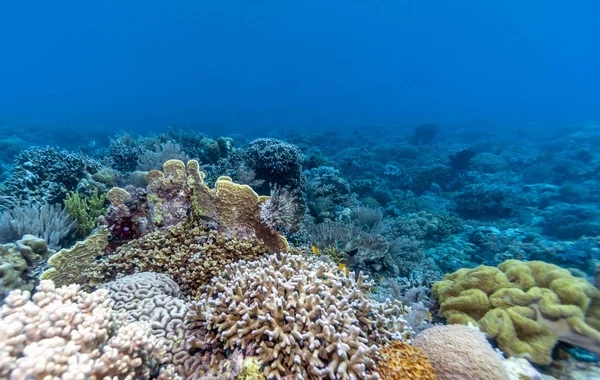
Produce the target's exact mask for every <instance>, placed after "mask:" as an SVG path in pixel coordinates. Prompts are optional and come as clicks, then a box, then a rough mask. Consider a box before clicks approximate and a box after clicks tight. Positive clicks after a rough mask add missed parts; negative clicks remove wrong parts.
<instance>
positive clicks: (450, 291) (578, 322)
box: [433, 260, 600, 364]
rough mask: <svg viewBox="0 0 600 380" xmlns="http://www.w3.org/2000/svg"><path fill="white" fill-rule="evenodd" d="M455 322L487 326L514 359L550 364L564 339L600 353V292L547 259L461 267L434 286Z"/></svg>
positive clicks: (445, 314) (443, 308)
mask: <svg viewBox="0 0 600 380" xmlns="http://www.w3.org/2000/svg"><path fill="white" fill-rule="evenodd" d="M433 294H434V296H435V297H436V298H437V299H438V301H439V302H440V305H441V308H440V315H441V316H443V317H445V318H447V319H448V322H449V323H460V324H473V325H475V326H478V327H479V328H481V330H482V331H483V332H485V333H486V334H487V335H488V336H489V337H490V338H495V339H496V340H497V342H498V346H499V347H500V348H501V349H502V351H504V352H505V353H506V354H508V355H511V356H517V357H519V356H523V355H528V358H530V360H531V361H532V362H534V363H538V364H549V363H550V362H551V361H552V357H551V353H552V349H553V348H554V346H555V345H556V343H557V342H558V341H562V342H566V343H570V344H573V345H576V346H579V347H583V348H585V349H588V350H590V351H593V352H598V353H600V290H598V289H597V288H595V287H594V286H593V285H592V284H590V283H589V282H587V280H585V279H583V278H576V277H573V276H572V275H571V274H570V272H569V271H567V270H566V269H562V268H560V267H558V266H556V265H552V264H547V263H544V262H542V261H531V262H522V261H518V260H508V261H505V262H504V263H502V264H500V265H499V266H498V267H497V268H496V267H489V266H480V267H477V268H475V269H460V270H458V271H456V272H454V273H451V274H448V275H446V277H445V279H444V280H443V281H440V282H437V283H436V284H434V286H433Z"/></svg>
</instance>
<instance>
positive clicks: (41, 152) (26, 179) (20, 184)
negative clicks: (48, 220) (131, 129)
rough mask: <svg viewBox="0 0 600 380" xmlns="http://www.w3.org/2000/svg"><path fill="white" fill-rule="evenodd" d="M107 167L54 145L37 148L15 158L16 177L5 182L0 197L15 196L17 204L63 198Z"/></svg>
mask: <svg viewBox="0 0 600 380" xmlns="http://www.w3.org/2000/svg"><path fill="white" fill-rule="evenodd" d="M102 169H104V166H103V165H102V164H101V163H100V162H98V161H96V160H94V159H92V158H90V157H87V156H85V155H83V154H81V153H72V152H69V151H66V150H62V149H58V148H52V147H45V148H42V147H33V148H29V149H27V150H25V151H23V152H21V153H20V154H19V155H18V156H17V158H16V159H15V170H14V172H13V174H12V176H11V177H10V178H9V179H8V180H7V181H6V182H4V183H3V184H2V187H1V188H0V196H3V195H4V196H11V197H13V198H14V199H15V200H16V201H17V203H29V202H48V203H50V204H56V203H60V202H62V201H63V199H64V198H65V196H66V194H67V192H69V191H74V190H76V188H77V185H78V184H79V181H80V180H81V179H83V178H85V177H86V176H88V175H90V176H91V175H93V174H95V173H96V172H98V171H100V170H102Z"/></svg>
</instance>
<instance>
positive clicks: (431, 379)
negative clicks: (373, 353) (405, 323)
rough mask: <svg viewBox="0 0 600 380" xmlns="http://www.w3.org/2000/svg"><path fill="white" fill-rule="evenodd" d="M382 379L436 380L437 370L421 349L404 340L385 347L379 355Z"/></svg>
mask: <svg viewBox="0 0 600 380" xmlns="http://www.w3.org/2000/svg"><path fill="white" fill-rule="evenodd" d="M377 373H378V374H379V376H380V377H381V380H435V370H434V369H433V366H432V365H431V362H429V359H427V356H425V353H423V351H421V350H420V349H418V348H416V347H413V346H411V345H409V344H407V343H405V342H402V341H394V342H391V343H389V344H387V345H385V346H384V347H383V349H382V350H381V352H380V353H379V355H378V357H377Z"/></svg>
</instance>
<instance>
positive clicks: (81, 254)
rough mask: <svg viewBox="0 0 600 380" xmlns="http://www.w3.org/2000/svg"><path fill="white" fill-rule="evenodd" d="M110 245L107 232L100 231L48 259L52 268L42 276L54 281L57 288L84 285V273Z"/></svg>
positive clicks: (44, 278) (43, 278)
mask: <svg viewBox="0 0 600 380" xmlns="http://www.w3.org/2000/svg"><path fill="white" fill-rule="evenodd" d="M107 245H108V239H107V236H106V232H105V231H99V232H97V233H95V234H94V235H91V236H90V237H88V238H87V239H85V240H84V241H79V242H77V243H76V244H75V245H74V246H73V247H71V248H64V249H61V250H60V251H59V252H58V253H56V254H54V255H53V256H51V257H50V259H48V265H49V266H50V268H49V269H48V270H46V271H45V272H44V273H42V275H41V276H40V279H42V280H52V281H54V283H55V284H56V285H57V286H63V285H70V284H83V283H84V282H83V278H84V272H85V271H86V270H89V268H90V267H91V266H92V264H93V263H94V261H95V260H96V257H98V256H101V255H102V250H103V249H104V248H105V247H106V246H107Z"/></svg>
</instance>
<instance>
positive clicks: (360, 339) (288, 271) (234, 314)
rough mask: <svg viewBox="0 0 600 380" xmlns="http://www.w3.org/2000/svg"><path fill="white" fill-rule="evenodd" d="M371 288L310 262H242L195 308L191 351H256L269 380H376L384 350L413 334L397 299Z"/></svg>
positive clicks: (283, 257) (282, 257) (283, 258)
mask: <svg viewBox="0 0 600 380" xmlns="http://www.w3.org/2000/svg"><path fill="white" fill-rule="evenodd" d="M372 286H373V284H372V283H371V282H368V281H367V278H366V277H364V276H363V275H362V273H361V274H359V275H358V277H355V275H354V274H353V273H351V274H350V275H346V274H344V273H342V272H340V271H339V270H338V269H337V268H336V267H334V266H329V265H326V264H325V263H323V262H319V261H318V260H315V259H313V258H310V257H304V256H298V255H287V254H279V255H277V254H275V255H271V256H269V257H266V258H263V259H261V260H257V261H253V262H245V261H243V260H240V261H238V262H236V263H233V264H230V265H228V266H226V267H225V268H224V270H223V271H222V274H221V275H220V276H218V277H215V278H213V280H212V282H211V284H210V287H209V288H208V289H207V292H206V293H203V294H201V295H200V297H199V300H198V301H197V302H195V303H192V304H191V305H190V311H189V313H188V317H187V319H188V321H189V323H190V325H189V328H190V329H192V330H195V332H196V334H194V335H193V336H192V338H190V339H189V340H188V348H189V349H199V350H210V351H212V352H224V351H225V350H230V349H236V348H240V349H244V348H253V349H255V350H256V353H257V354H258V356H259V358H260V362H261V364H262V365H264V368H263V371H264V374H265V376H266V377H267V378H268V379H273V378H276V379H280V378H283V377H284V376H288V375H292V376H295V378H299V379H325V378H329V379H376V378H379V376H378V375H377V374H376V373H375V363H374V361H373V360H372V358H371V357H372V356H373V355H374V354H375V352H376V351H377V349H378V346H380V345H383V344H385V343H388V342H390V341H391V340H393V339H402V338H405V337H408V336H409V335H410V330H409V329H408V328H407V326H406V321H405V320H404V313H405V311H406V309H405V308H404V307H403V306H402V305H401V304H400V303H399V302H398V301H394V302H391V301H386V302H385V303H378V302H376V301H373V300H371V299H370V298H369V297H368V296H367V293H368V292H369V290H370V289H371V287H372Z"/></svg>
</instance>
